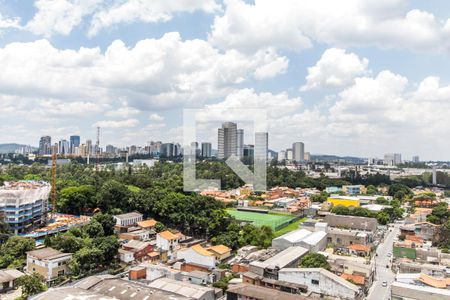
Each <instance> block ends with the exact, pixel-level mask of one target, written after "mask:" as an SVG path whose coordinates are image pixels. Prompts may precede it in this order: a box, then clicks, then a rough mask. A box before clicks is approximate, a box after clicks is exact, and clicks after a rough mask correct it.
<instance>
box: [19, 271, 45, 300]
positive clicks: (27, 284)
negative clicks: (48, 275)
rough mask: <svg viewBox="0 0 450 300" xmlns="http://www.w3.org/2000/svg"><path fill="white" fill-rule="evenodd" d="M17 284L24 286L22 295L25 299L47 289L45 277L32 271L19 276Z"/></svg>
mask: <svg viewBox="0 0 450 300" xmlns="http://www.w3.org/2000/svg"><path fill="white" fill-rule="evenodd" d="M17 285H18V286H20V287H22V297H23V298H25V299H26V298H28V297H30V296H33V295H36V294H38V293H40V292H43V291H45V290H46V289H47V285H46V284H45V278H44V276H42V275H41V274H39V273H32V274H30V275H24V276H21V277H19V278H17Z"/></svg>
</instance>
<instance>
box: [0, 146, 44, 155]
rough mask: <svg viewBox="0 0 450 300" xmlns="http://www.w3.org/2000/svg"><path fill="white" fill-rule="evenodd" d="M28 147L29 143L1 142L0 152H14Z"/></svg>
mask: <svg viewBox="0 0 450 300" xmlns="http://www.w3.org/2000/svg"><path fill="white" fill-rule="evenodd" d="M23 147H27V145H21V144H0V153H2V154H4V153H14V152H16V150H18V149H20V148H23ZM32 148H33V150H36V148H35V147H32Z"/></svg>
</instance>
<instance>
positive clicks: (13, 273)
mask: <svg viewBox="0 0 450 300" xmlns="http://www.w3.org/2000/svg"><path fill="white" fill-rule="evenodd" d="M23 275H25V274H24V273H22V272H20V271H17V270H16V269H6V270H0V293H4V292H6V291H9V290H11V289H14V288H16V279H17V278H19V277H21V276H23Z"/></svg>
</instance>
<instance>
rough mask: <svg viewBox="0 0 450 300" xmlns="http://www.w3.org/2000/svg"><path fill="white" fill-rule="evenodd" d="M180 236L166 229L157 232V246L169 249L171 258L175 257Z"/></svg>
mask: <svg viewBox="0 0 450 300" xmlns="http://www.w3.org/2000/svg"><path fill="white" fill-rule="evenodd" d="M179 240H180V236H179V235H176V234H173V233H172V232H170V231H168V230H166V231H162V232H160V233H158V234H156V247H157V248H158V249H159V250H162V251H167V253H168V256H169V257H170V258H173V257H174V253H175V251H176V250H177V248H178V242H179Z"/></svg>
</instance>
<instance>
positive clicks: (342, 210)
mask: <svg viewBox="0 0 450 300" xmlns="http://www.w3.org/2000/svg"><path fill="white" fill-rule="evenodd" d="M331 212H332V213H334V214H337V215H349V214H350V210H349V209H348V207H346V206H344V205H337V206H335V207H333V209H332V210H331Z"/></svg>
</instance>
